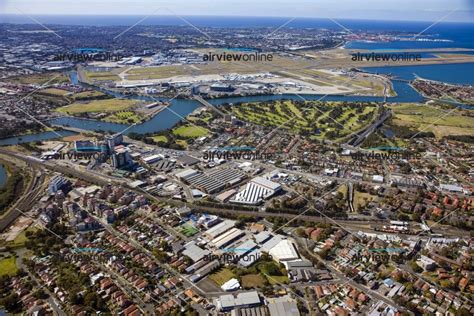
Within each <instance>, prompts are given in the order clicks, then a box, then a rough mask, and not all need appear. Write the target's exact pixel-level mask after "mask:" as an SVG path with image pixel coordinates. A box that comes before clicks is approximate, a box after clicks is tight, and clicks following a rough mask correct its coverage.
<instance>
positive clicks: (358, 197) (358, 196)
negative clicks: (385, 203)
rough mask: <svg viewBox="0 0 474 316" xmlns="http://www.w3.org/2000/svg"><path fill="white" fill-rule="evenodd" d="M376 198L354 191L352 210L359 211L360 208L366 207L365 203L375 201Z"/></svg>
mask: <svg viewBox="0 0 474 316" xmlns="http://www.w3.org/2000/svg"><path fill="white" fill-rule="evenodd" d="M376 198H377V197H376V196H374V195H371V194H369V193H364V192H359V191H357V190H354V209H355V210H356V211H359V210H360V209H361V208H363V207H364V206H365V205H367V203H369V202H371V201H373V200H375V199H376ZM359 206H360V207H359Z"/></svg>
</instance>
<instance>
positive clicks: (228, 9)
mask: <svg viewBox="0 0 474 316" xmlns="http://www.w3.org/2000/svg"><path fill="white" fill-rule="evenodd" d="M165 8H167V9H169V10H171V11H173V12H174V13H176V14H179V15H183V16H193V15H204V16H206V15H209V16H274V17H314V18H325V17H331V18H339V19H374V20H400V21H403V20H406V21H417V20H419V21H438V20H440V19H442V20H443V21H446V22H473V23H474V0H164V1H162V0H79V1H71V0H0V14H20V12H24V13H26V14H29V15H144V16H147V15H150V14H156V15H169V14H171V13H170V11H167V10H166V9H165ZM453 10H454V11H453Z"/></svg>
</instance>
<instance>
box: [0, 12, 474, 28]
mask: <svg viewBox="0 0 474 316" xmlns="http://www.w3.org/2000/svg"><path fill="white" fill-rule="evenodd" d="M467 12H470V11H467ZM29 15H30V16H33V17H41V16H51V17H53V16H54V17H60V16H65V17H66V16H88V17H94V16H97V17H99V16H100V17H132V16H137V17H140V16H143V15H144V14H68V13H60V14H48V13H40V14H34V13H33V14H29ZM0 16H19V17H22V16H24V15H22V14H19V13H0ZM181 16H183V17H210V18H229V17H231V18H263V19H268V18H280V19H288V18H290V17H289V16H277V15H263V16H261V15H206V14H203V15H201V14H197V15H188V14H183V15H181ZM153 17H176V16H175V15H173V14H160V15H152V16H149V17H148V18H153ZM297 19H306V20H319V19H320V20H325V19H338V20H341V21H379V22H400V23H403V22H434V21H436V19H433V20H400V19H396V18H393V19H390V18H388V19H376V18H369V17H368V18H339V17H337V16H326V17H311V16H299V17H295V20H297ZM9 23H10V24H13V23H14V24H20V23H15V22H13V23H12V22H9ZM9 23H6V22H0V24H9ZM447 23H451V24H474V20H471V21H469V20H465V21H451V20H444V21H441V22H439V23H438V24H447ZM25 24H29V23H25ZM117 25H119V24H117Z"/></svg>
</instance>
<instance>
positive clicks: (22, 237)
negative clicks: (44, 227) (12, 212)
mask: <svg viewBox="0 0 474 316" xmlns="http://www.w3.org/2000/svg"><path fill="white" fill-rule="evenodd" d="M37 230H38V229H37V228H36V227H32V226H30V227H28V228H27V229H25V230H23V231H22V232H21V233H20V234H18V236H16V238H15V240H13V242H12V245H11V246H12V247H23V246H24V245H25V242H26V241H28V238H27V237H26V232H27V231H30V232H35V231H37Z"/></svg>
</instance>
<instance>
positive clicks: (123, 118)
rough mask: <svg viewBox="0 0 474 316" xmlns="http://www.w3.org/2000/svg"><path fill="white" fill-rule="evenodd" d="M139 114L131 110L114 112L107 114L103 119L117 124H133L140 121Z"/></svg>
mask: <svg viewBox="0 0 474 316" xmlns="http://www.w3.org/2000/svg"><path fill="white" fill-rule="evenodd" d="M141 119H142V118H141V117H140V115H138V114H137V113H135V112H132V111H121V112H116V113H114V114H111V115H109V116H107V117H106V118H105V119H104V121H106V122H112V123H119V124H134V123H138V122H140V121H141Z"/></svg>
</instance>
